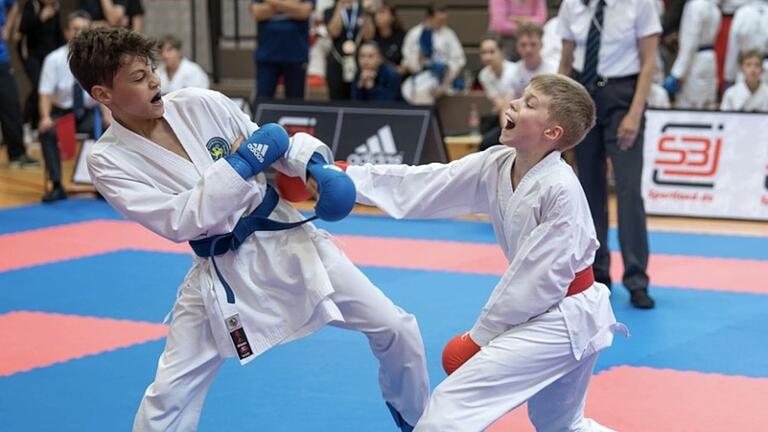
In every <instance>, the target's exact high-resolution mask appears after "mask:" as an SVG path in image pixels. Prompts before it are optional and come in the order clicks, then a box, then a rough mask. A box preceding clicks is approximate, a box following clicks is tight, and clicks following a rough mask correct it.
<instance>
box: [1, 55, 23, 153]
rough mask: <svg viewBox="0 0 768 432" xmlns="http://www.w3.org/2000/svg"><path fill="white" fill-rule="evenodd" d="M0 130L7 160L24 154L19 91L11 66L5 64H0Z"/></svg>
mask: <svg viewBox="0 0 768 432" xmlns="http://www.w3.org/2000/svg"><path fill="white" fill-rule="evenodd" d="M0 128H2V131H3V141H5V144H6V145H7V146H8V159H16V158H18V157H19V156H21V155H23V154H24V153H26V150H25V149H24V124H23V121H22V119H21V107H20V106H19V91H18V89H17V88H16V77H14V76H13V70H12V69H11V65H10V64H7V63H0Z"/></svg>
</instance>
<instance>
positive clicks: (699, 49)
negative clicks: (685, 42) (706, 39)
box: [696, 45, 715, 51]
mask: <svg viewBox="0 0 768 432" xmlns="http://www.w3.org/2000/svg"><path fill="white" fill-rule="evenodd" d="M713 49H715V46H714V45H702V46H700V47H699V48H698V49H697V50H696V51H711V50H713Z"/></svg>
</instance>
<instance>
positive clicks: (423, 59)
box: [402, 4, 467, 105]
mask: <svg viewBox="0 0 768 432" xmlns="http://www.w3.org/2000/svg"><path fill="white" fill-rule="evenodd" d="M466 62H467V58H466V56H465V55H464V48H463V47H462V46H461V42H460V41H459V38H458V36H456V33H455V32H454V31H453V30H451V29H450V28H449V27H448V12H447V10H446V7H445V6H443V5H436V4H433V5H432V6H430V7H429V9H428V10H427V16H426V18H425V19H424V21H422V22H421V24H418V25H417V26H415V27H414V28H412V29H411V30H409V31H408V33H407V34H406V35H405V42H403V64H404V65H405V67H406V68H407V70H408V72H410V73H412V74H414V75H412V76H410V77H408V79H406V80H405V82H404V83H403V86H402V91H403V97H404V98H405V100H407V101H408V102H410V103H412V104H417V105H431V104H433V103H435V100H436V99H438V98H439V97H440V96H442V95H443V94H445V93H446V91H447V90H448V89H450V88H451V83H453V80H454V79H456V77H457V76H458V75H459V72H461V69H462V68H463V67H464V65H465V64H466Z"/></svg>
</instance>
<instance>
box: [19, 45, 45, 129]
mask: <svg viewBox="0 0 768 432" xmlns="http://www.w3.org/2000/svg"><path fill="white" fill-rule="evenodd" d="M22 64H23V65H24V72H25V73H26V74H27V78H29V83H30V84H31V85H30V89H29V95H27V100H26V101H25V102H24V116H23V117H24V122H25V123H30V124H31V125H32V129H37V124H38V123H40V110H39V109H38V107H37V106H38V100H39V96H38V94H37V88H38V86H39V85H40V73H41V72H42V70H43V59H42V58H39V57H35V56H33V55H31V54H30V55H29V56H28V57H27V58H26V59H24V60H23V61H22Z"/></svg>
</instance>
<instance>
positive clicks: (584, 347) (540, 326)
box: [310, 74, 626, 432]
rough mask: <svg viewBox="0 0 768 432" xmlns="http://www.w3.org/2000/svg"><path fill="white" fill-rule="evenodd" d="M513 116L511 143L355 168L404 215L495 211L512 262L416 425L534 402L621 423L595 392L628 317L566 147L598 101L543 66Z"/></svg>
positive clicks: (479, 416) (361, 188)
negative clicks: (597, 409)
mask: <svg viewBox="0 0 768 432" xmlns="http://www.w3.org/2000/svg"><path fill="white" fill-rule="evenodd" d="M505 118H506V124H505V126H504V128H503V129H502V131H501V136H500V142H501V143H502V144H505V145H504V146H495V147H491V148H489V149H488V150H486V151H484V152H481V153H475V154H471V155H469V156H466V157H464V158H462V159H460V160H456V161H453V162H451V163H448V164H439V163H433V164H429V165H422V166H407V165H369V164H366V165H363V166H349V167H348V168H347V171H346V172H347V174H349V176H350V177H351V178H352V180H354V182H355V186H356V188H357V200H358V202H360V203H364V204H369V205H375V206H377V207H379V208H380V209H382V210H384V211H385V212H387V213H388V214H390V215H391V216H393V217H395V218H420V219H426V218H446V217H454V216H459V215H466V214H470V213H484V214H488V215H490V217H491V222H492V224H493V229H494V232H495V234H496V239H497V240H498V242H499V245H500V246H501V248H502V250H503V251H504V253H505V255H506V257H507V260H508V263H509V264H508V267H507V270H506V272H505V273H504V275H503V276H502V278H501V280H500V281H499V282H498V284H497V285H496V287H495V289H494V291H493V293H492V294H491V297H490V299H488V302H487V303H486V305H485V306H484V307H483V309H482V310H481V311H480V315H479V317H478V318H477V321H476V322H475V324H474V326H473V327H472V328H471V330H470V331H469V332H467V333H465V334H463V335H460V336H458V337H457V338H455V339H454V340H453V341H451V342H450V343H449V344H448V346H447V347H446V350H445V352H444V365H445V366H446V369H447V370H448V371H449V372H452V371H453V369H455V368H457V367H458V369H456V370H455V372H454V373H453V374H451V375H450V376H449V377H448V378H447V379H446V380H445V381H443V382H442V383H440V385H438V386H437V388H436V389H435V390H434V393H433V394H432V397H431V398H430V401H429V404H428V406H427V409H426V411H425V412H424V415H423V416H422V417H421V420H419V422H418V424H417V425H416V428H415V429H414V430H415V431H418V432H452V431H456V432H478V431H482V430H484V429H485V428H486V427H488V426H489V425H490V424H491V423H493V422H494V421H495V420H497V419H498V418H499V417H501V416H503V415H504V414H506V413H507V412H509V411H511V410H513V409H515V408H516V407H518V406H520V405H521V404H523V403H524V402H526V401H527V402H528V414H529V416H530V419H531V421H532V422H533V424H534V426H535V427H536V429H537V430H539V431H604V430H609V429H607V428H605V427H603V426H601V425H599V424H598V423H596V422H594V421H592V420H589V419H586V418H584V414H583V413H584V400H585V397H586V393H587V386H588V384H589V381H590V377H591V375H592V370H593V368H594V366H595V362H596V361H597V357H598V353H599V352H600V351H601V350H602V349H604V348H607V347H608V346H610V345H611V344H612V341H613V333H614V331H621V332H626V328H625V327H624V326H623V325H622V324H619V323H617V322H616V319H615V317H614V315H613V310H612V308H611V303H610V299H609V295H610V292H609V290H608V288H607V287H606V286H605V285H603V284H600V283H595V281H594V276H593V274H592V263H593V261H594V258H595V251H596V250H597V248H598V241H597V237H596V235H595V229H594V225H593V223H592V218H591V215H590V212H589V206H588V205H587V200H586V198H585V196H584V192H583V190H582V189H581V185H580V184H579V181H578V179H577V178H576V175H575V174H574V172H573V170H572V169H571V167H570V166H569V165H568V164H567V163H566V162H565V161H564V160H563V158H562V156H561V154H562V152H563V151H565V150H568V149H570V148H572V147H574V146H576V144H578V143H579V141H581V140H582V138H583V137H584V136H585V135H586V133H587V131H589V129H591V128H592V126H593V125H594V122H595V106H594V103H593V102H592V99H591V98H590V96H589V94H588V93H587V91H586V90H585V89H584V87H582V86H581V85H580V84H578V83H576V82H575V81H573V80H572V79H570V78H567V77H565V76H562V75H551V74H543V75H538V76H536V77H534V78H533V80H532V81H531V83H530V85H529V86H528V87H527V88H526V90H525V93H524V94H523V95H522V97H520V98H519V99H516V100H513V101H512V102H511V103H510V105H509V108H508V109H507V110H506V112H505ZM310 185H311V182H310ZM464 362H466V363H464ZM461 363H464V364H463V365H461ZM459 366H460V367H459Z"/></svg>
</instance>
